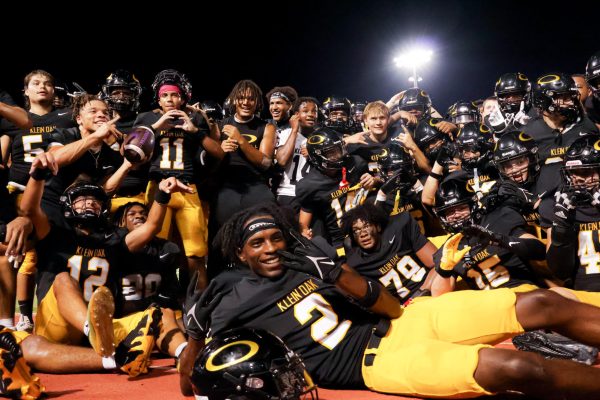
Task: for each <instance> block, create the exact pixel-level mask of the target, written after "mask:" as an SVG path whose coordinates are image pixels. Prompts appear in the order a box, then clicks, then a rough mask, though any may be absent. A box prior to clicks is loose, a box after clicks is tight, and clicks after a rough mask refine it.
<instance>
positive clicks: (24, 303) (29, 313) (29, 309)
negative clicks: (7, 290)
mask: <svg viewBox="0 0 600 400" xmlns="http://www.w3.org/2000/svg"><path fill="white" fill-rule="evenodd" d="M19 310H20V312H21V315H24V316H26V317H27V318H29V320H30V321H33V299H27V300H19Z"/></svg>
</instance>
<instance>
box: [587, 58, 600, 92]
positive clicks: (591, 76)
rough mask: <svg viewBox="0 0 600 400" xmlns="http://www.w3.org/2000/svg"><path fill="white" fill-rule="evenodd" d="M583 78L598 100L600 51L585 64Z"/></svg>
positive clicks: (599, 90) (599, 89)
mask: <svg viewBox="0 0 600 400" xmlns="http://www.w3.org/2000/svg"><path fill="white" fill-rule="evenodd" d="M585 80H586V81H587V83H588V85H590V88H591V89H592V93H593V94H594V97H595V98H596V99H597V100H600V51H599V52H597V53H596V54H594V55H593V56H591V57H590V59H589V60H588V62H587V64H586V66H585Z"/></svg>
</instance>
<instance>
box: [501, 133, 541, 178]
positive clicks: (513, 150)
mask: <svg viewBox="0 0 600 400" xmlns="http://www.w3.org/2000/svg"><path fill="white" fill-rule="evenodd" d="M521 157H527V159H528V160H529V162H528V163H527V166H526V167H524V168H522V169H520V170H518V171H513V172H511V173H509V174H507V173H505V171H504V164H505V163H508V162H510V161H513V160H516V159H518V158H521ZM493 162H494V166H495V167H496V169H498V172H499V173H500V178H501V179H502V180H510V181H515V182H517V183H521V184H522V183H531V182H535V180H536V178H537V175H538V173H539V172H540V163H539V158H538V146H537V143H536V142H535V140H533V138H532V137H531V136H529V135H527V134H526V133H524V132H519V131H512V132H507V133H505V134H504V135H502V137H501V138H500V139H499V140H498V141H497V142H496V147H495V148H494V161H493ZM525 171H527V178H526V179H523V174H524V172H525Z"/></svg>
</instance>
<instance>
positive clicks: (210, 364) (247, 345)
mask: <svg viewBox="0 0 600 400" xmlns="http://www.w3.org/2000/svg"><path fill="white" fill-rule="evenodd" d="M232 346H240V348H239V349H238V350H242V349H244V350H246V349H247V350H248V352H247V353H245V354H244V355H241V356H240V357H239V358H235V359H233V360H229V361H227V362H226V363H223V364H219V365H215V364H214V359H215V357H217V356H218V355H219V354H220V353H221V352H222V351H224V350H226V349H227V348H229V347H232ZM256 353H258V344H257V343H255V342H252V341H250V340H238V341H237V342H231V343H228V344H226V345H225V346H223V347H221V348H219V349H217V350H215V352H214V353H213V354H211V355H210V357H208V359H207V360H206V369H207V370H208V371H211V372H215V371H220V370H222V369H224V368H227V367H231V366H232V365H236V364H239V363H242V362H244V361H246V360H248V359H250V358H252V356H254V355H255V354H256Z"/></svg>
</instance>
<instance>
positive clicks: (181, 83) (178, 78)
mask: <svg viewBox="0 0 600 400" xmlns="http://www.w3.org/2000/svg"><path fill="white" fill-rule="evenodd" d="M162 85H175V86H177V87H179V89H181V98H182V99H183V101H184V103H188V102H189V101H190V100H191V98H192V84H191V83H190V81H189V79H188V78H187V76H185V74H182V73H181V72H179V71H177V70H174V69H165V70H163V71H160V72H159V73H158V74H156V77H155V78H154V82H152V91H153V92H154V100H155V101H157V102H158V91H159V90H160V87H161V86H162Z"/></svg>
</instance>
